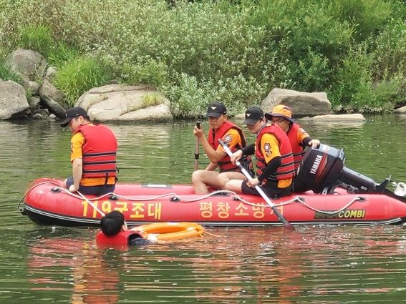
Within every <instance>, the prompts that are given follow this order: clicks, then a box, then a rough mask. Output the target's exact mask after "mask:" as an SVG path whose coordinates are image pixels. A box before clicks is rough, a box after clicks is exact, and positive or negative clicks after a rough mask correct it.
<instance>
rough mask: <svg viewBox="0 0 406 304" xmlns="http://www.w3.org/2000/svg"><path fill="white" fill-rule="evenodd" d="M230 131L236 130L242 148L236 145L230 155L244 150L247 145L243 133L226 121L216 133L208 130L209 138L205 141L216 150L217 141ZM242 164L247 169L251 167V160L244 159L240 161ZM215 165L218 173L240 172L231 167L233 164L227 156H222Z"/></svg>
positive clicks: (248, 158)
mask: <svg viewBox="0 0 406 304" xmlns="http://www.w3.org/2000/svg"><path fill="white" fill-rule="evenodd" d="M230 129H236V130H237V131H238V133H239V134H240V137H241V142H242V147H240V145H237V146H235V147H233V148H232V149H230V150H231V152H232V153H234V152H235V151H238V150H240V149H242V148H244V147H245V146H246V145H247V142H246V140H245V136H244V133H243V131H242V130H241V128H240V127H238V126H237V125H235V124H233V123H232V122H230V121H228V120H226V121H225V122H224V123H223V124H222V125H221V127H220V128H219V129H217V130H216V131H215V130H213V129H212V128H210V129H209V137H208V139H207V141H208V142H209V144H210V146H211V147H212V148H213V149H214V150H217V147H218V146H219V142H218V140H219V139H221V138H223V136H224V134H226V133H227V132H228V130H230ZM242 162H243V163H244V164H245V166H248V168H251V167H252V163H251V158H250V157H244V159H242ZM217 165H218V166H219V169H220V172H225V171H240V169H239V168H238V166H237V165H233V163H232V162H231V160H230V157H229V156H228V155H226V156H224V157H223V158H222V159H221V160H220V161H219V162H217Z"/></svg>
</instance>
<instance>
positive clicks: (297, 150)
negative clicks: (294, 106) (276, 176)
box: [288, 123, 304, 171]
mask: <svg viewBox="0 0 406 304" xmlns="http://www.w3.org/2000/svg"><path fill="white" fill-rule="evenodd" d="M299 129H300V126H299V125H298V124H297V123H293V124H292V125H291V126H290V128H289V130H288V137H289V141H290V145H291V146H292V152H293V161H294V163H295V169H296V171H297V168H298V167H299V165H300V162H301V161H302V159H303V155H304V149H303V146H302V145H301V143H300V142H298V141H297V133H298V131H299Z"/></svg>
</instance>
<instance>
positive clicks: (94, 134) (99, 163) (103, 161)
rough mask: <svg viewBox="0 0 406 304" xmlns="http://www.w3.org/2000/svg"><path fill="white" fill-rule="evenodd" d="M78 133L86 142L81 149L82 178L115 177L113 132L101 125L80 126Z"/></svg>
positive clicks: (115, 143) (114, 139)
mask: <svg viewBox="0 0 406 304" xmlns="http://www.w3.org/2000/svg"><path fill="white" fill-rule="evenodd" d="M78 132H81V133H82V134H83V136H84V137H85V140H86V141H85V144H84V145H83V147H82V153H83V156H82V157H83V175H82V177H110V176H112V177H114V176H116V175H117V167H116V153H117V139H116V137H115V135H114V134H113V132H112V131H111V130H110V129H109V128H107V127H106V126H103V125H95V126H89V125H82V126H80V127H79V129H78Z"/></svg>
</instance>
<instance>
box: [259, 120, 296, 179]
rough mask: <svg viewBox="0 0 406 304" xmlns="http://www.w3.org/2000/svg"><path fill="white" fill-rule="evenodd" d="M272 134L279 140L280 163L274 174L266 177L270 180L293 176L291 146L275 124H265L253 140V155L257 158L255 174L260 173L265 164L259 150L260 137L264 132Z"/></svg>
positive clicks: (293, 167) (284, 134)
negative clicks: (254, 140)
mask: <svg viewBox="0 0 406 304" xmlns="http://www.w3.org/2000/svg"><path fill="white" fill-rule="evenodd" d="M266 133H269V134H273V135H274V136H275V137H276V139H277V140H278V142H279V151H280V153H281V161H282V163H281V165H280V166H279V167H278V169H277V170H276V172H275V173H274V174H271V175H270V176H269V177H268V180H270V181H276V180H282V179H289V178H293V177H294V175H295V166H294V164H293V154H292V148H291V146H290V142H289V138H288V136H287V135H286V133H285V132H283V130H282V129H281V128H280V127H278V126H276V125H271V126H266V127H264V128H263V129H262V130H261V132H260V133H259V134H258V136H257V139H256V142H255V157H256V159H257V176H259V175H261V174H262V172H263V171H264V169H265V167H266V166H267V164H266V163H265V157H264V156H263V155H262V152H261V139H262V136H264V134H266Z"/></svg>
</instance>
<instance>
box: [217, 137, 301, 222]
mask: <svg viewBox="0 0 406 304" xmlns="http://www.w3.org/2000/svg"><path fill="white" fill-rule="evenodd" d="M218 141H219V143H220V145H221V146H222V147H223V149H224V151H225V152H226V153H227V155H228V156H230V157H231V156H232V154H233V153H232V152H231V150H230V149H229V148H228V146H227V145H226V144H225V143H224V141H222V140H221V139H219V140H218ZM236 165H237V166H238V167H239V168H240V169H241V172H242V173H243V174H244V176H245V177H246V178H247V179H248V180H249V181H251V180H252V177H251V175H250V174H249V172H248V171H247V170H246V169H245V168H244V166H243V165H242V164H241V163H240V161H238V160H237V162H236ZM255 190H257V191H258V193H259V194H260V195H261V196H262V198H263V199H264V200H265V202H266V203H267V204H268V205H269V206H270V207H271V208H272V210H273V212H274V213H275V215H276V216H277V217H278V219H279V220H280V221H281V222H282V224H283V225H284V226H285V227H286V228H287V229H289V230H295V228H294V227H293V225H292V224H291V223H289V222H288V221H287V220H286V218H285V217H284V216H283V215H282V214H281V213H280V212H279V210H278V209H277V208H276V206H275V204H274V203H272V201H271V199H270V198H269V197H268V196H267V195H266V194H265V192H264V191H263V190H262V189H261V187H260V186H258V185H256V186H255Z"/></svg>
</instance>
